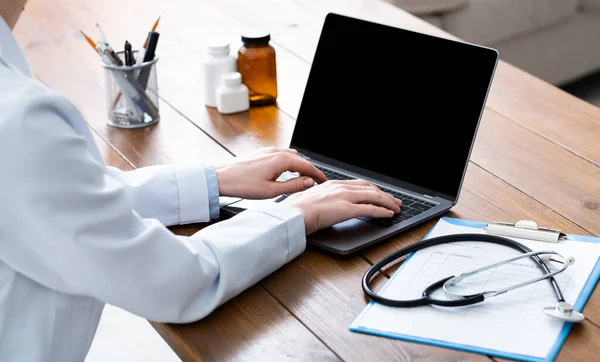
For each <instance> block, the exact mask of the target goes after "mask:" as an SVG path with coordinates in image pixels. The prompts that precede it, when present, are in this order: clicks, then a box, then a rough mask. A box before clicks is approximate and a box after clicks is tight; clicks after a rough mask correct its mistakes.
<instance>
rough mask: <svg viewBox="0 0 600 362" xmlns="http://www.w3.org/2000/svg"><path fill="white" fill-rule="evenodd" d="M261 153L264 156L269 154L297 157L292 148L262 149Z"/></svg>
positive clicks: (296, 152)
mask: <svg viewBox="0 0 600 362" xmlns="http://www.w3.org/2000/svg"><path fill="white" fill-rule="evenodd" d="M262 152H263V153H266V154H270V153H280V152H281V153H286V154H290V155H299V153H298V151H296V150H295V149H293V148H277V147H264V148H262Z"/></svg>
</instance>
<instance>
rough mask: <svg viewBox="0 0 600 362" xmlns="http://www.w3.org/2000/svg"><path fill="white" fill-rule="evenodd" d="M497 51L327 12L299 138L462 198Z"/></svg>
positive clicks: (332, 154)
mask: <svg viewBox="0 0 600 362" xmlns="http://www.w3.org/2000/svg"><path fill="white" fill-rule="evenodd" d="M497 59H498V53H497V51H496V50H494V49H489V48H485V47H480V46H477V45H473V44H467V43H462V42H457V41H451V40H446V39H442V38H437V37H433V36H428V35H425V34H420V33H416V32H411V31H408V30H403V29H398V28H394V27H389V26H385V25H380V24H375V23H371V22H367V21H362V20H358V19H353V18H348V17H345V16H341V15H337V14H329V15H328V16H327V19H326V21H325V23H324V26H323V29H322V32H321V37H320V39H319V44H318V47H317V51H316V53H315V57H314V60H313V63H312V67H311V70H310V75H309V78H308V81H307V84H306V89H305V93H304V97H303V100H302V105H301V107H300V111H299V113H298V119H297V122H296V126H295V129H294V135H293V137H292V142H291V146H292V147H294V148H301V149H304V150H307V151H311V152H314V153H317V154H320V155H323V156H326V157H329V158H332V159H335V160H338V161H341V162H345V163H348V164H351V165H353V166H357V167H361V168H364V169H367V170H369V171H372V172H376V173H380V174H383V175H386V176H389V177H392V178H394V179H398V180H401V181H405V182H409V183H412V184H415V185H418V186H421V187H424V188H427V189H430V190H433V191H436V192H439V193H443V194H446V195H449V196H453V197H456V196H457V195H458V191H459V188H460V185H461V183H462V179H463V176H464V172H465V169H466V165H467V162H468V158H469V154H470V151H471V147H472V143H473V140H474V138H475V133H476V130H477V126H478V124H479V119H480V117H481V113H482V109H483V107H484V104H485V99H486V96H487V92H488V89H489V85H490V83H491V81H492V77H493V74H494V69H495V66H496V62H497Z"/></svg>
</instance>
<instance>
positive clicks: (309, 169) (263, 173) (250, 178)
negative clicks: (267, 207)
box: [215, 147, 327, 199]
mask: <svg viewBox="0 0 600 362" xmlns="http://www.w3.org/2000/svg"><path fill="white" fill-rule="evenodd" d="M286 171H290V172H295V173H297V175H299V176H298V177H295V178H293V179H289V180H285V181H283V182H277V179H278V177H279V176H280V175H281V174H282V173H284V172H286ZM215 173H216V175H217V182H218V185H219V195H220V196H230V197H241V198H245V199H270V198H273V197H277V196H279V195H283V194H292V193H295V192H298V191H303V190H306V189H308V188H310V187H312V186H313V185H314V184H315V182H317V183H322V182H325V181H326V180H327V177H325V175H324V174H323V172H321V171H320V170H319V169H317V168H316V167H315V166H313V164H311V163H310V162H308V161H307V160H305V159H303V158H302V157H300V156H298V152H297V151H296V150H292V149H279V148H275V147H265V148H261V149H259V150H258V151H257V152H254V153H252V154H249V155H246V156H243V157H238V158H235V159H234V160H233V161H232V162H230V163H228V164H225V165H222V166H218V167H215Z"/></svg>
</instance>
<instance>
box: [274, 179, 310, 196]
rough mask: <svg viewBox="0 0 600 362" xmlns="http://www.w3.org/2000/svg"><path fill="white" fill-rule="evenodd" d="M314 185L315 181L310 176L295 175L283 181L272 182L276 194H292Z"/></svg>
mask: <svg viewBox="0 0 600 362" xmlns="http://www.w3.org/2000/svg"><path fill="white" fill-rule="evenodd" d="M314 185H315V181H314V180H313V179H311V178H310V177H296V178H293V179H291V180H287V181H283V182H274V186H273V187H274V189H275V191H276V193H277V194H278V195H283V194H293V193H296V192H300V191H304V190H306V189H309V188H311V187H313V186H314Z"/></svg>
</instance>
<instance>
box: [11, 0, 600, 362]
mask: <svg viewBox="0 0 600 362" xmlns="http://www.w3.org/2000/svg"><path fill="white" fill-rule="evenodd" d="M329 11H335V12H339V13H342V14H346V15H350V16H356V17H361V18H365V19H368V20H375V21H378V22H381V23H385V24H389V25H394V26H398V27H404V28H409V29H413V30H417V31H421V32H425V33H430V34H434V35H439V36H444V37H451V35H449V34H447V33H444V32H443V31H441V30H439V29H437V28H435V27H433V26H431V25H429V24H427V23H425V22H423V21H421V20H419V19H417V18H415V17H413V16H411V15H409V14H407V13H405V12H403V11H401V10H399V9H397V8H395V7H393V6H391V5H389V4H387V3H384V2H380V1H378V0H252V1H245V0H170V1H164V0H31V1H30V3H29V4H28V7H27V11H26V12H25V14H24V15H23V18H22V21H21V22H20V23H19V25H18V27H17V29H16V34H17V37H18V38H19V40H20V42H21V44H23V46H24V47H25V51H26V53H27V56H28V57H29V59H30V62H31V65H32V67H33V69H34V71H35V73H36V74H37V76H38V77H39V78H40V79H41V80H42V81H43V82H45V83H46V84H48V85H49V86H50V87H52V88H54V89H56V90H57V91H59V92H62V93H64V94H65V95H66V96H68V97H69V98H70V99H71V100H72V101H73V102H74V103H75V104H76V105H77V106H78V107H79V108H80V109H81V111H82V112H83V114H84V115H85V117H86V118H87V120H88V122H89V126H90V127H91V129H92V130H93V131H94V135H95V137H96V140H97V143H98V146H99V147H100V149H101V151H102V152H103V154H104V157H105V159H106V162H107V163H108V164H110V165H114V166H118V167H120V168H122V169H132V168H135V167H142V166H148V165H153V164H165V163H175V162H198V161H204V162H206V163H209V164H215V163H218V162H222V161H224V160H227V159H230V158H231V157H233V156H234V155H238V154H240V153H243V152H245V151H249V150H252V149H254V148H256V147H259V146H266V145H275V146H281V147H285V146H287V145H288V144H289V141H290V136H291V133H292V130H293V127H294V117H295V115H296V114H297V111H298V107H299V104H300V100H301V96H302V92H303V89H304V84H305V81H306V79H307V74H308V71H309V68H310V63H311V60H312V57H313V54H314V50H315V47H316V43H317V39H318V36H319V32H320V29H321V25H322V22H323V19H324V16H325V14H326V13H327V12H329ZM159 15H161V16H162V18H161V22H160V25H159V29H158V30H159V31H160V32H161V40H160V43H159V46H158V49H157V53H158V54H159V55H160V60H159V63H158V74H159V86H160V94H161V97H162V99H161V103H160V107H161V113H162V120H161V121H160V122H159V124H157V125H156V126H153V127H149V128H145V129H139V130H120V129H115V128H111V127H108V126H107V125H106V122H105V119H106V118H105V109H104V83H103V74H102V70H101V67H100V66H99V63H98V58H97V55H96V54H95V53H93V51H92V50H91V49H90V48H89V46H88V45H87V44H86V43H84V41H83V39H82V37H81V36H80V34H79V29H82V30H84V31H86V32H87V33H90V34H94V35H95V23H96V21H98V22H100V23H101V24H102V26H103V27H104V30H105V32H106V33H107V35H108V37H109V38H110V41H111V42H113V44H123V42H124V40H125V39H126V38H127V39H128V40H129V41H131V42H133V43H134V44H136V42H138V43H139V44H141V43H142V41H143V40H144V37H145V34H146V33H147V31H148V30H149V28H150V26H151V25H152V23H153V22H154V20H155V19H156V17H157V16H159ZM247 26H261V27H265V28H267V29H270V30H271V31H272V39H273V42H272V43H273V45H274V46H275V48H276V50H277V60H278V63H277V67H278V79H279V88H280V97H279V100H278V104H277V106H270V107H263V108H253V109H251V110H250V111H249V112H247V113H244V114H240V115H234V116H227V117H225V116H222V115H220V114H219V113H218V112H216V111H215V110H212V109H207V108H206V107H205V106H203V104H202V101H201V100H202V97H201V94H200V92H201V89H202V86H201V85H200V84H199V74H200V68H199V65H200V57H201V51H202V50H203V44H204V43H205V42H206V41H207V40H209V39H210V38H211V37H212V36H215V35H216V34H220V35H223V36H226V37H230V38H232V39H237V37H238V35H239V34H240V32H241V30H242V29H243V28H244V27H247ZM136 37H138V38H136ZM233 46H236V45H235V44H234V45H233ZM390 46H392V44H390ZM449 121H450V120H449ZM599 141H600V110H599V109H598V108H596V107H594V106H592V105H590V104H588V103H586V102H584V101H582V100H579V99H577V98H575V97H572V96H570V95H569V94H567V93H565V92H563V91H561V90H559V89H557V88H555V87H553V86H551V85H549V84H547V83H545V82H543V81H541V80H540V79H537V78H535V77H533V76H531V75H529V74H527V73H525V72H523V71H521V70H519V69H517V68H515V67H514V66H512V65H510V64H507V63H505V62H503V61H501V62H500V64H499V66H498V70H497V72H496V75H495V80H494V84H493V86H492V89H491V94H490V96H489V99H488V102H487V107H486V110H485V112H484V116H483V120H482V124H481V127H480V129H479V133H478V136H477V141H476V144H475V148H474V151H473V154H472V156H471V162H470V164H469V167H468V172H467V176H466V180H465V183H464V188H463V191H462V193H461V197H460V199H459V202H458V204H457V205H456V206H455V207H454V208H453V209H452V210H451V211H450V212H449V213H448V214H447V215H448V216H452V217H458V218H466V219H475V220H503V221H516V220H520V219H532V220H535V221H537V222H538V224H540V225H544V226H553V227H557V228H561V229H563V230H565V231H567V232H569V233H578V234H583V235H599V234H600V210H599V200H600V188H599V185H600V167H599V166H600V142H599ZM433 223H434V221H432V222H429V223H427V224H425V225H423V226H422V227H419V228H416V229H413V230H412V231H410V232H407V233H404V234H403V235H401V236H398V237H395V238H393V239H392V240H390V241H389V242H385V243H383V244H381V245H379V246H377V247H375V248H373V249H371V250H369V251H366V252H364V253H362V254H361V255H358V256H354V257H349V258H338V257H332V256H330V255H328V254H325V253H323V252H320V251H317V250H313V249H311V248H309V249H308V250H307V251H306V252H305V253H304V254H303V255H301V256H300V257H298V258H297V259H296V260H294V261H292V262H291V263H289V264H288V265H286V266H285V267H283V268H281V269H280V270H279V271H277V272H275V273H273V274H272V275H271V276H269V277H267V278H265V279H264V280H262V281H261V282H260V283H258V285H256V286H254V287H252V288H250V289H248V290H247V291H246V292H244V293H242V294H241V295H240V296H238V297H236V298H234V299H233V300H231V301H230V302H228V303H226V304H225V305H223V306H222V307H220V308H219V309H217V310H216V311H215V312H214V313H213V314H211V315H210V316H209V317H207V318H205V319H204V320H202V321H199V322H197V323H193V324H188V325H173V324H158V323H153V326H154V327H155V328H156V329H157V330H158V331H159V333H160V334H161V335H162V336H163V337H164V338H165V340H166V341H167V342H168V343H169V344H170V345H171V347H172V348H173V349H174V350H175V351H176V352H177V354H178V355H179V356H180V357H181V358H182V359H183V360H184V361H196V360H206V361H226V360H236V361H240V360H249V361H267V360H269V361H284V360H312V361H324V360H332V361H333V360H344V361H391V360H394V361H405V360H436V361H441V360H461V361H467V360H468V361H487V360H489V359H490V358H489V357H486V356H483V355H478V354H470V353H465V352H459V351H454V350H450V349H443V348H437V347H431V346H426V345H422V344H417V343H409V342H403V341H397V340H390V339H385V338H378V337H373V336H368V335H364V334H359V333H352V332H350V331H349V330H348V327H349V325H350V324H351V322H352V321H353V320H354V319H355V317H356V316H357V315H358V314H359V313H360V312H361V311H362V309H363V308H364V306H365V305H366V303H367V301H366V300H365V298H364V296H363V293H362V290H361V288H360V279H361V277H362V275H363V273H364V272H365V270H366V269H367V268H368V266H369V265H370V264H372V263H373V262H374V261H375V260H378V259H379V258H380V257H382V256H383V255H385V254H387V253H389V252H391V251H393V250H396V249H398V248H400V247H401V246H403V245H406V244H409V243H413V242H415V241H417V240H420V239H421V238H422V237H423V236H424V235H425V233H426V232H427V230H429V228H430V227H431V226H432V225H433ZM199 227H201V226H200V225H193V226H185V227H176V228H173V231H174V232H176V233H179V234H188V235H189V234H192V233H194V232H195V231H197V230H198V228H199ZM392 271H393V269H392V270H390V271H389V272H392ZM389 272H388V275H389ZM384 281H385V278H381V279H380V281H379V282H380V283H381V282H384ZM182 282H185V281H182ZM598 294H599V291H598V288H596V290H595V291H594V293H593V295H592V296H591V298H590V300H589V301H588V303H587V305H586V307H585V310H584V312H585V314H586V315H587V317H588V319H587V320H586V321H585V322H584V323H583V324H581V325H577V326H575V327H574V328H573V329H572V331H571V333H570V335H569V337H568V338H567V341H566V343H565V345H564V347H563V348H562V350H561V352H560V355H559V358H558V360H561V361H573V360H578V361H593V360H598V358H599V357H598V352H600V296H599V295H598ZM494 359H495V358H494Z"/></svg>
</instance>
